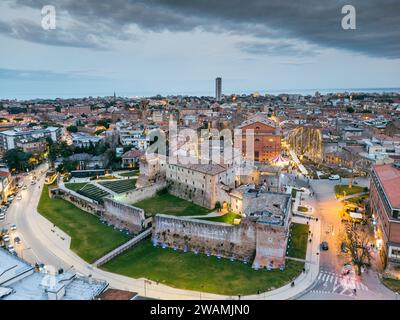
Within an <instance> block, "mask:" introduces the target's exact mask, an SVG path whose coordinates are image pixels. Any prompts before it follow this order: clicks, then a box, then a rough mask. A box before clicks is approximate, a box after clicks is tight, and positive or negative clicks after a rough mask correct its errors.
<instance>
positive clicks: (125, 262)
mask: <svg viewBox="0 0 400 320" xmlns="http://www.w3.org/2000/svg"><path fill="white" fill-rule="evenodd" d="M303 267H304V263H302V262H297V261H291V260H287V261H286V269H285V271H280V270H279V269H278V270H271V271H267V270H265V269H263V270H258V271H255V270H253V269H252V268H251V265H250V264H243V263H242V262H239V261H235V262H232V261H230V260H228V259H217V258H216V257H212V256H211V257H207V255H205V254H198V255H195V254H194V253H191V252H190V253H189V252H188V253H183V252H181V251H173V250H172V249H168V248H167V249H162V248H160V247H156V248H155V247H153V245H152V244H151V242H150V241H148V240H147V241H142V242H141V243H139V244H138V245H137V246H135V247H134V248H133V249H130V250H128V251H126V252H125V253H124V254H122V255H120V256H118V257H116V258H115V259H113V260H111V261H110V262H108V263H106V264H105V265H103V266H102V267H101V268H102V269H104V270H107V271H110V272H116V273H120V274H123V275H126V276H129V277H133V278H141V277H144V278H147V279H150V280H153V281H158V282H159V283H162V284H166V285H169V286H172V287H176V288H181V289H187V290H197V291H204V292H210V293H216V294H224V295H239V294H240V295H247V294H254V293H257V291H258V290H259V291H260V292H264V291H267V290H270V289H272V288H278V287H281V286H283V285H285V284H286V283H289V282H290V281H292V280H293V279H294V278H296V277H297V276H298V275H299V274H300V273H301V272H302V269H303Z"/></svg>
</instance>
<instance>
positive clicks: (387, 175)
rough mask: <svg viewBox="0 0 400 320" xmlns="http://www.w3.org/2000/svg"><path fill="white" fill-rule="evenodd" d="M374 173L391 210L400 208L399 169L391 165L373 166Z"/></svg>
mask: <svg viewBox="0 0 400 320" xmlns="http://www.w3.org/2000/svg"><path fill="white" fill-rule="evenodd" d="M374 171H375V172H376V174H377V176H378V178H379V180H380V182H381V185H382V187H383V189H384V191H385V194H386V196H387V197H388V200H389V202H390V204H391V206H392V207H393V208H400V169H397V168H395V167H394V166H393V165H392V164H384V165H380V166H375V167H374Z"/></svg>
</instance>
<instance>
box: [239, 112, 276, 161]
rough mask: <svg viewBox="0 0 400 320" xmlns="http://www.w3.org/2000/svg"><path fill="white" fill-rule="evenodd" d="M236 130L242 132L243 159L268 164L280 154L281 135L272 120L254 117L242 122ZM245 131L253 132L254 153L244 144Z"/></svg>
mask: <svg viewBox="0 0 400 320" xmlns="http://www.w3.org/2000/svg"><path fill="white" fill-rule="evenodd" d="M238 129H241V130H242V155H243V158H244V159H249V160H251V159H252V157H254V158H253V159H254V161H259V162H270V161H272V160H273V159H275V158H276V157H278V156H279V155H280V154H281V134H280V131H279V129H278V128H277V127H276V125H275V123H274V122H273V121H272V120H269V119H267V118H266V117H261V116H260V117H255V118H253V119H250V120H247V121H244V122H243V123H242V124H241V125H240V126H239V127H238ZM247 130H253V131H254V152H252V150H250V149H251V148H250V147H249V146H248V145H247V143H246V135H247V134H248V133H247V132H246V131H247Z"/></svg>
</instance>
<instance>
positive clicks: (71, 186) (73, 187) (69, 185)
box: [65, 182, 87, 192]
mask: <svg viewBox="0 0 400 320" xmlns="http://www.w3.org/2000/svg"><path fill="white" fill-rule="evenodd" d="M86 185H87V183H86V182H79V183H66V184H65V187H66V188H68V189H70V190H72V191H75V192H76V191H78V190H80V189H82V188H83V187H84V186H86Z"/></svg>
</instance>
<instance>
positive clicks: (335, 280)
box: [310, 271, 368, 296]
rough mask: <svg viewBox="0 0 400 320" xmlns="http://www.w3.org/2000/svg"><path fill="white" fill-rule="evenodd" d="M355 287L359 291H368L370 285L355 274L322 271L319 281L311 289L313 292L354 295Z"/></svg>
mask: <svg viewBox="0 0 400 320" xmlns="http://www.w3.org/2000/svg"><path fill="white" fill-rule="evenodd" d="M354 289H355V290H356V293H357V291H368V287H367V286H366V285H365V284H363V283H362V282H361V281H360V280H359V279H357V278H356V277H354V276H353V275H348V276H347V275H341V274H337V273H334V272H329V271H321V272H320V273H319V274H318V277H317V281H316V283H315V285H314V287H313V288H312V290H310V292H312V293H321V294H323V293H329V294H330V293H336V294H340V295H346V296H353V295H354V294H355V293H354Z"/></svg>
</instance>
